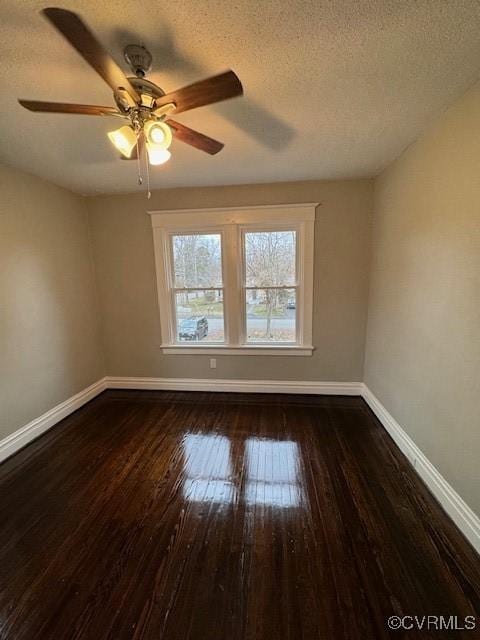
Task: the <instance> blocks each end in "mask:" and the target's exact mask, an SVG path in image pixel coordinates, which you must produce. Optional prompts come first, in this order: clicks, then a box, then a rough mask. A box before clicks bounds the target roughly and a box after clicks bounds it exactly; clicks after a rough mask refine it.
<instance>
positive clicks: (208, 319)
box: [175, 289, 225, 342]
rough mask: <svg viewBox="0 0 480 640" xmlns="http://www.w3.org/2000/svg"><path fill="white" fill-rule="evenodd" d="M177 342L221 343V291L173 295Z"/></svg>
mask: <svg viewBox="0 0 480 640" xmlns="http://www.w3.org/2000/svg"><path fill="white" fill-rule="evenodd" d="M175 311H176V316H177V341H178V342H199V341H201V342H223V341H224V339H225V331H224V323H223V291H212V290H210V291H209V290H206V289H204V290H201V289H199V290H198V291H181V292H177V293H176V294H175Z"/></svg>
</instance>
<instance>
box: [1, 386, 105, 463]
mask: <svg viewBox="0 0 480 640" xmlns="http://www.w3.org/2000/svg"><path fill="white" fill-rule="evenodd" d="M105 389H106V386H105V378H102V379H101V380H97V382H94V383H93V384H91V385H90V386H89V387H87V388H86V389H83V390H82V391H80V392H79V393H76V394H75V395H74V396H72V397H71V398H68V399H67V400H65V401H64V402H61V403H60V404H57V406H56V407H53V409H50V410H49V411H47V412H46V413H44V414H43V415H41V416H40V417H38V418H35V419H34V420H32V421H31V422H29V423H28V424H26V425H25V426H23V427H21V428H20V429H17V431H14V432H13V433H11V434H10V435H9V436H7V437H6V438H4V439H3V440H0V462H2V461H3V460H5V459H6V458H9V457H10V456H11V455H13V454H14V453H16V452H17V451H18V450H19V449H21V448H22V447H24V446H25V445H27V444H28V443H29V442H32V440H35V438H38V436H40V435H41V434H42V433H44V432H45V431H47V430H48V429H50V428H51V427H53V426H54V425H55V424H57V422H60V420H63V418H66V417H67V416H68V415H70V414H71V413H73V412H74V411H76V410H77V409H80V407H81V406H82V405H84V404H85V403H87V402H88V401H89V400H91V399H92V398H95V396H98V394H99V393H101V392H102V391H104V390H105Z"/></svg>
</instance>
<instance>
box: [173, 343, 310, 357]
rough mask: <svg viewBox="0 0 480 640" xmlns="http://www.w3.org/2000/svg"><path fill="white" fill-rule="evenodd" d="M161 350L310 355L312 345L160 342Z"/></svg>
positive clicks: (229, 354)
mask: <svg viewBox="0 0 480 640" xmlns="http://www.w3.org/2000/svg"><path fill="white" fill-rule="evenodd" d="M161 349H162V352H163V353H165V354H168V355H174V354H175V355H185V356H186V355H188V356H191V355H210V356H214V355H218V356H222V355H223V356H311V355H312V353H313V349H314V347H312V346H310V345H307V346H298V345H291V346H288V345H284V346H283V345H282V346H273V345H271V346H270V345H265V344H261V345H248V346H245V345H240V346H232V345H229V346H223V345H219V344H212V345H210V346H206V345H204V344H202V345H198V346H194V345H191V344H189V345H183V344H162V345H161Z"/></svg>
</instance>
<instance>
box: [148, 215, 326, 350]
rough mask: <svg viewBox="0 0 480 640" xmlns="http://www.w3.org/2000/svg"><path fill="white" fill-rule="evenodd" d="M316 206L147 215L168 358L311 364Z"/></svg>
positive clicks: (164, 348)
mask: <svg viewBox="0 0 480 640" xmlns="http://www.w3.org/2000/svg"><path fill="white" fill-rule="evenodd" d="M316 206H317V205H316V204H301V205H277V206H267V207H248V208H233V209H197V210H190V209H189V210H179V211H155V212H151V217H152V226H153V232H154V246H155V261H156V271H157V285H158V302H159V309H160V323H161V333H162V345H161V347H162V349H163V350H164V351H165V352H166V353H189V354H191V353H202V354H205V353H209V354H215V353H219V354H220V353H224V354H232V355H234V354H266V355H270V354H271V355H283V354H291V355H310V354H311V353H312V350H313V346H312V296H313V255H314V251H313V249H314V247H313V242H314V221H315V207H316Z"/></svg>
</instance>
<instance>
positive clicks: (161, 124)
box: [19, 7, 243, 184]
mask: <svg viewBox="0 0 480 640" xmlns="http://www.w3.org/2000/svg"><path fill="white" fill-rule="evenodd" d="M41 13H43V15H44V16H45V17H46V18H47V20H49V21H50V22H51V23H52V24H53V26H54V27H55V28H56V29H57V30H58V31H59V32H60V33H61V34H62V35H63V36H64V37H65V38H66V39H67V41H68V42H69V43H70V44H71V45H72V47H74V48H75V49H76V50H77V51H78V53H79V54H80V55H81V56H82V57H83V58H84V59H85V60H86V61H87V62H88V64H89V65H90V66H91V67H92V68H93V69H94V70H95V71H96V72H97V73H98V74H99V75H100V76H101V77H102V78H103V80H105V82H106V83H107V84H108V85H109V86H110V88H111V89H113V97H114V99H115V103H116V107H103V106H96V105H86V104H68V103H62V102H40V101H38V100H19V103H20V104H21V105H22V106H23V107H25V108H26V109H29V110H30V111H39V112H47V113H71V114H81V115H91V116H113V117H116V118H122V119H124V120H126V121H128V124H125V125H124V126H122V127H121V128H120V129H117V130H115V131H111V132H110V133H108V134H107V135H108V137H109V139H110V141H111V142H112V143H113V144H114V145H115V147H116V148H117V149H118V150H119V151H120V153H121V154H122V155H121V157H122V158H125V159H135V158H139V157H140V154H141V153H142V151H143V150H145V153H146V157H148V161H149V163H150V164H152V165H158V164H163V163H164V162H166V161H167V160H168V159H169V158H170V152H169V151H168V148H169V146H170V144H171V142H172V136H173V137H175V138H176V139H177V140H180V141H181V142H185V143H186V144H189V145H191V146H192V147H195V148H197V149H200V150H201V151H205V152H206V153H209V154H210V155H214V154H216V153H218V152H219V151H221V149H223V146H224V145H223V144H222V143H221V142H218V141H217V140H214V139H213V138H210V137H208V136H206V135H204V134H203V133H199V132H198V131H194V130H193V129H190V128H189V127H186V126H185V125H183V124H181V123H180V122H177V121H176V120H172V119H171V117H170V116H171V115H172V114H175V115H176V114H177V113H181V112H182V111H188V110H189V109H196V108H197V107H202V106H204V105H208V104H213V103H214V102H220V101H222V100H227V99H228V98H234V97H236V96H240V95H242V93H243V88H242V85H241V82H240V80H239V79H238V77H237V76H236V75H235V73H234V72H233V71H225V72H224V73H221V74H219V75H216V76H212V77H210V78H207V79H205V80H200V81H199V82H194V83H193V84H191V85H189V86H187V87H183V88H182V89H177V90H176V91H172V92H170V93H165V92H164V91H163V89H161V88H160V87H158V86H157V85H156V84H154V83H153V82H150V81H149V80H146V79H145V75H146V74H147V72H148V71H149V70H150V68H151V65H152V56H151V54H150V52H149V51H148V50H147V49H146V48H145V47H143V46H141V45H128V46H126V47H125V49H124V56H125V60H126V61H127V63H128V64H129V66H130V68H131V70H132V72H133V73H134V74H135V77H128V78H127V77H126V75H125V74H124V72H123V71H122V70H121V69H120V67H119V66H118V65H117V64H116V62H115V61H114V60H113V59H112V58H111V57H110V55H109V54H108V52H107V51H106V50H105V49H104V48H103V47H102V45H101V44H100V43H99V42H98V40H97V39H96V37H95V36H94V35H93V33H92V32H91V31H90V30H89V29H88V27H87V26H86V25H85V23H84V22H83V21H82V19H81V18H80V17H79V16H78V15H77V14H76V13H73V12H72V11H67V10H66V9H57V8H53V7H52V8H47V9H43V10H42V11H41ZM147 167H148V164H147ZM139 182H140V184H141V179H140V178H139Z"/></svg>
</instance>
